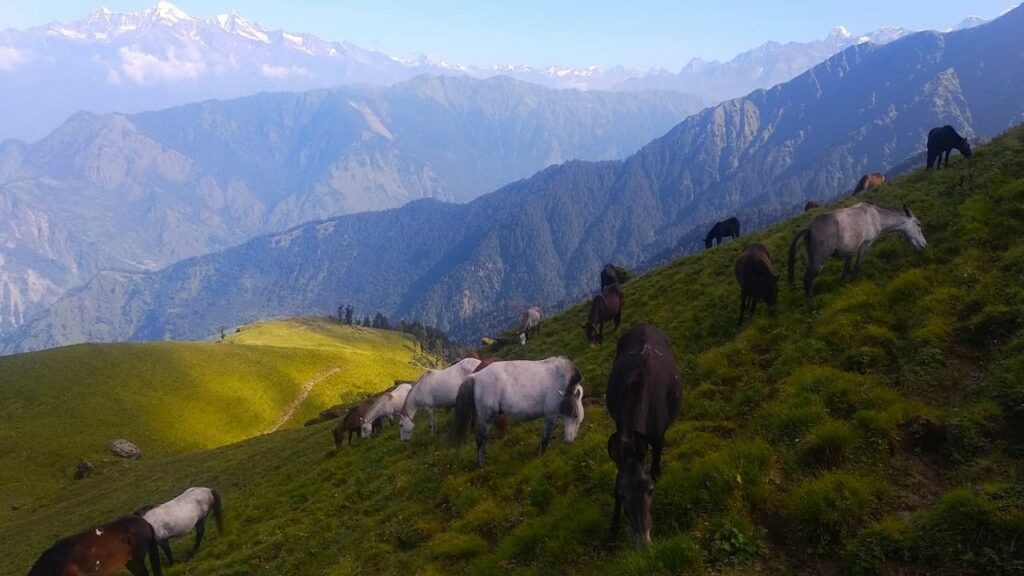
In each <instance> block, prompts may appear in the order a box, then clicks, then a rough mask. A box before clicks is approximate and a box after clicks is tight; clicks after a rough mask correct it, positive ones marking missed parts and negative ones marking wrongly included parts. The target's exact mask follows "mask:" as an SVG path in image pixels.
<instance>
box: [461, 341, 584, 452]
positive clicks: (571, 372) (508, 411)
mask: <svg viewBox="0 0 1024 576" xmlns="http://www.w3.org/2000/svg"><path fill="white" fill-rule="evenodd" d="M582 381H583V375H582V374H580V371H579V369H577V368H576V365H575V364H573V363H572V361H571V360H569V359H568V358H565V357H564V356H555V357H552V358H547V359H545V360H513V361H506V362H498V363H496V364H492V365H491V366H488V367H487V369H486V370H482V371H480V372H477V373H476V374H472V375H470V376H469V377H468V378H466V379H465V381H464V382H463V383H462V385H461V386H459V392H458V397H457V398H456V400H455V419H454V423H453V424H452V437H453V439H454V441H455V444H456V445H458V444H461V443H462V441H463V440H464V439H465V437H466V433H467V432H468V431H469V427H470V423H471V421H472V418H473V417H474V416H475V417H476V462H477V465H478V466H481V467H482V466H483V465H484V455H485V453H486V450H487V434H488V433H489V432H490V430H491V426H492V425H493V424H494V421H495V419H496V418H497V416H498V414H500V413H504V414H505V415H506V416H507V417H508V418H509V419H510V420H514V421H522V420H534V419H537V418H541V417H543V418H544V431H543V432H542V433H541V437H540V447H539V450H538V452H539V453H540V454H543V453H544V450H546V449H547V447H548V441H549V440H550V439H551V431H552V430H553V429H554V427H555V420H557V419H558V417H559V416H561V417H562V418H563V420H564V421H565V441H566V442H569V443H571V442H573V441H575V440H576V434H577V433H578V432H579V428H580V423H581V422H583V386H582V385H581V382H582Z"/></svg>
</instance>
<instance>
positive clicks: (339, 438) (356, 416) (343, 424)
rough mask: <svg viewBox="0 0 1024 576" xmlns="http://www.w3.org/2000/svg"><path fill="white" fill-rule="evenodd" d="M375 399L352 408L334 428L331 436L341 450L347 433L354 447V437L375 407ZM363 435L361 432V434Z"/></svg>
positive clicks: (350, 443) (349, 441)
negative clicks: (371, 409)
mask: <svg viewBox="0 0 1024 576" xmlns="http://www.w3.org/2000/svg"><path fill="white" fill-rule="evenodd" d="M374 400H375V399H374V398H370V399H369V400H364V401H363V402H362V403H361V404H360V405H358V406H356V407H355V408H352V409H351V410H349V411H348V413H346V414H345V417H344V418H342V419H341V420H340V421H339V422H338V425H337V426H335V427H334V430H333V431H332V432H331V434H333V435H334V446H335V447H338V448H340V447H341V443H342V442H344V441H345V432H348V444H349V446H351V445H352V435H353V434H355V433H357V432H360V429H361V428H362V425H363V420H365V419H366V414H367V413H368V412H369V411H370V408H371V407H372V406H373V402H374ZM360 433H361V432H360Z"/></svg>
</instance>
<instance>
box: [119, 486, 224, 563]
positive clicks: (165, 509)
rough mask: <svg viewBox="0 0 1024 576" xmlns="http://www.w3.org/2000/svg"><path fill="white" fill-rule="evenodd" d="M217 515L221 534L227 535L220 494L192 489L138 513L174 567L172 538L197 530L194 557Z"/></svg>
mask: <svg viewBox="0 0 1024 576" xmlns="http://www.w3.org/2000/svg"><path fill="white" fill-rule="evenodd" d="M210 512H213V519H214V521H215V522H216V523H217V533H218V534H222V533H223V532H224V514H223V513H222V512H221V506H220V494H218V493H217V491H216V490H213V489H210V488H202V487H192V488H189V489H188V490H185V491H184V492H182V493H181V494H179V495H178V496H177V497H176V498H175V499H173V500H170V501H168V502H164V503H163V504H161V505H159V506H147V507H145V508H142V509H140V510H138V511H136V512H135V514H137V515H139V516H142V518H143V519H145V520H146V522H149V523H150V525H152V526H153V533H154V534H155V535H156V540H157V542H158V543H159V544H160V547H161V548H163V549H164V554H167V565H168V566H172V565H174V556H172V555H171V544H170V542H169V540H170V539H171V538H177V537H178V536H184V535H185V534H188V533H189V532H191V531H192V530H193V529H195V531H196V543H195V546H193V547H192V553H193V554H194V553H195V552H196V551H197V550H199V543H200V542H202V541H203V532H204V531H205V530H206V517H207V516H209V514H210Z"/></svg>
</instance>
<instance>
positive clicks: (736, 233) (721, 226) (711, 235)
mask: <svg viewBox="0 0 1024 576" xmlns="http://www.w3.org/2000/svg"><path fill="white" fill-rule="evenodd" d="M726 236H730V237H732V238H733V239H735V238H739V237H740V220H739V218H737V217H735V216H733V217H732V218H729V219H728V220H722V221H721V222H718V223H716V224H715V225H714V226H712V227H711V230H708V235H707V236H705V237H704V248H711V241H712V240H714V241H715V246H718V245H719V244H721V243H722V238H725V237H726Z"/></svg>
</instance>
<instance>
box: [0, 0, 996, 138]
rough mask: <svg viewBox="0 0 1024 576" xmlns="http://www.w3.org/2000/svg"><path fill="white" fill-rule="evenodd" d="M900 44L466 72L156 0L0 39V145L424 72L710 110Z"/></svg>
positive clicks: (831, 41) (846, 39)
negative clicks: (114, 116)
mask: <svg viewBox="0 0 1024 576" xmlns="http://www.w3.org/2000/svg"><path fill="white" fill-rule="evenodd" d="M970 23H971V24H976V23H977V22H976V21H970ZM905 34H907V31H906V30H904V29H901V28H887V29H883V30H879V31H876V32H871V33H867V34H864V35H853V34H850V33H849V32H846V31H845V29H844V28H841V27H840V28H837V29H836V30H835V31H833V33H832V34H830V35H829V36H828V37H827V38H825V39H824V40H819V41H812V42H807V43H796V42H790V43H787V44H779V43H775V42H769V43H767V44H764V45H762V46H760V47H758V48H755V49H754V50H751V51H748V52H745V53H743V54H740V55H739V56H737V57H736V58H735V59H733V60H731V61H729V62H724V63H723V62H714V61H712V62H706V61H703V60H701V59H699V58H697V59H694V60H692V61H691V62H690V63H689V64H687V65H686V66H685V67H684V68H683V69H682V70H681V71H679V72H669V71H667V70H640V69H632V68H625V67H621V66H616V67H611V68H601V67H597V66H589V67H585V68H572V67H564V66H547V67H539V68H538V67H531V66H527V65H522V64H501V65H493V66H468V65H462V64H453V63H448V62H444V61H437V60H433V59H431V58H429V57H427V56H425V55H422V54H421V55H416V56H414V57H411V58H403V57H398V56H393V55H388V54H385V53H382V52H378V51H373V50H367V49H364V48H360V47H359V46H356V45H354V44H351V43H348V42H335V41H328V40H324V39H322V38H319V37H318V36H316V35H314V34H308V33H300V32H288V31H284V30H272V29H269V28H267V27H265V26H262V25H260V24H258V23H256V22H251V21H249V20H246V19H245V18H244V17H243V16H241V15H240V14H238V13H236V12H230V13H227V14H220V15H217V16H215V17H213V18H210V19H208V20H207V19H202V18H196V17H194V16H192V15H190V14H188V13H186V12H185V11H183V10H181V9H180V8H178V7H176V6H174V5H173V4H171V3H169V2H166V1H163V0H161V1H160V2H158V3H157V4H156V5H155V6H153V7H152V8H150V9H148V10H143V11H140V12H112V11H110V10H108V9H106V8H103V7H100V8H97V9H95V10H94V11H92V12H90V13H89V14H87V15H86V16H84V17H83V18H81V19H79V20H77V21H74V22H69V23H62V22H52V23H49V24H45V25H42V26H37V27H33V28H28V29H25V30H17V29H8V30H4V31H0V109H3V110H18V111H19V113H18V114H5V115H3V116H0V140H2V139H4V138H17V139H21V140H28V141H34V140H36V139H39V138H41V137H43V136H44V135H46V134H47V133H49V132H50V131H51V130H53V129H55V128H56V127H57V126H58V125H59V124H60V123H61V122H63V121H64V120H65V119H67V118H68V117H69V116H71V115H72V114H74V113H76V112H79V111H82V110H87V111H90V112H93V113H106V112H119V113H134V112H140V111H143V110H156V109H161V108H167V107H171V106H177V105H181V104H185V103H188V102H197V101H202V100H208V99H230V98H237V97H241V96H248V95H251V94H255V93H257V92H263V91H282V90H288V91H303V90H310V89H317V88H336V87H337V86H339V85H352V84H371V85H390V84H394V83H396V82H401V81H404V80H408V79H410V78H413V77H415V76H419V75H422V74H433V75H468V76H473V77H479V78H483V77H490V76H495V75H505V76H510V77H513V78H516V79H518V80H522V81H526V82H532V83H538V84H542V85H545V86H548V87H553V88H577V89H582V90H595V89H615V90H620V89H621V90H646V89H651V88H657V89H671V90H679V91H683V92H686V93H690V94H693V95H696V96H697V97H698V98H700V99H702V100H704V101H707V102H708V103H717V102H719V101H721V100H724V99H726V98H732V97H736V96H741V95H744V94H746V93H748V92H749V91H751V90H754V89H756V88H768V87H770V86H774V85H775V84H778V83H780V82H784V81H787V80H789V79H791V78H793V77H794V76H796V75H797V74H799V73H801V72H803V71H805V70H807V69H808V68H810V67H811V66H813V65H815V64H818V63H819V62H821V61H822V60H824V59H825V58H827V57H829V56H831V55H833V54H835V53H836V52H838V51H840V50H842V49H844V48H847V47H848V46H850V45H852V44H856V43H860V42H867V41H870V42H874V43H884V42H888V41H891V40H893V39H895V38H899V37H901V36H903V35H905Z"/></svg>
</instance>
